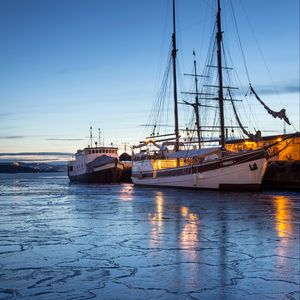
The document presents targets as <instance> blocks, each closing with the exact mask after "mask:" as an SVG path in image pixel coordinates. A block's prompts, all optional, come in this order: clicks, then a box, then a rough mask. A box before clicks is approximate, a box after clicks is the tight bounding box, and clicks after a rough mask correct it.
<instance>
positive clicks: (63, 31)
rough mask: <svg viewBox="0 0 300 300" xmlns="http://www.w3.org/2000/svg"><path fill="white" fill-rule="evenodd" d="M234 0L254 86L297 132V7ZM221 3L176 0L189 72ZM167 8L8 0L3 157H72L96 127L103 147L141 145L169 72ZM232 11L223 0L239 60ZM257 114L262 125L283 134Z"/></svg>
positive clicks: (1, 24)
mask: <svg viewBox="0 0 300 300" xmlns="http://www.w3.org/2000/svg"><path fill="white" fill-rule="evenodd" d="M232 1H233V3H234V5H235V14H236V17H237V21H238V24H239V31H240V35H241V38H242V43H243V48H244V53H245V57H246V60H247V66H248V69H249V73H250V78H251V81H252V84H253V85H254V86H256V89H257V91H258V93H259V90H261V91H262V93H263V95H264V100H265V101H266V102H267V103H268V104H269V105H270V106H272V107H273V108H274V110H280V109H281V108H282V107H286V109H287V113H288V114H289V117H290V119H291V121H292V122H293V124H294V126H295V128H296V129H297V130H299V109H300V108H299V105H300V104H299V1H298V0H288V1H281V0H274V1H270V0H253V1H247V0H232ZM215 2H216V1H214V0H178V1H177V18H178V27H177V29H178V49H179V52H178V60H179V63H180V70H182V71H183V72H189V71H190V70H191V68H192V60H193V58H192V55H191V54H192V51H193V49H195V51H196V53H197V57H198V59H199V60H201V59H204V58H205V55H206V54H205V52H206V49H207V44H208V36H209V35H210V33H211V29H210V25H211V24H212V16H213V11H214V9H215V4H216V3H215ZM169 10H170V0H152V1H146V0H128V1H121V0H111V1H104V0H97V1H96V0H85V1H83V0H80V1H79V0H72V1H71V0H70V1H67V0H60V1H58V0H51V1H48V0H43V1H40V0H2V1H1V2H0V37H1V43H0V101H1V111H0V145H1V146H0V152H2V153H4V152H5V153H16V152H40V151H43V152H51V151H55V152H74V151H76V150H77V149H79V148H82V147H84V146H86V145H87V144H88V135H89V126H90V125H92V126H93V127H94V129H95V130H94V132H95V135H97V128H99V127H100V128H101V130H102V136H103V138H104V141H105V143H110V142H113V143H114V144H117V145H121V144H122V143H124V142H129V143H131V144H133V143H137V142H138V141H139V140H140V139H141V138H142V136H143V133H144V132H145V130H144V128H143V127H142V126H141V125H142V124H145V123H146V120H147V119H148V117H149V111H150V109H151V108H152V105H153V103H154V100H155V96H156V93H157V89H158V87H159V84H160V80H161V78H162V74H163V72H164V69H165V64H166V59H167V58H166V57H167V55H168V50H169V46H170V31H171V20H170V13H169ZM229 10H230V5H229V0H223V11H224V22H223V25H224V31H225V33H224V41H225V42H226V45H227V46H228V47H231V46H232V48H233V53H232V54H231V55H232V56H235V55H236V56H237V57H238V58H237V60H236V61H237V63H240V62H242V61H241V56H240V54H238V53H237V50H236V48H234V44H236V37H235V36H234V35H233V34H230V33H229V32H230V30H231V29H232V21H230V18H231V17H230V13H229V12H228V11H229ZM245 11H246V14H245ZM248 20H249V21H248ZM249 24H250V25H249ZM226 30H227V31H226ZM228 31H229V32H228ZM253 33H254V34H253ZM257 43H258V45H257ZM238 55H239V56H238ZM199 64H200V63H199ZM270 74H271V76H270ZM273 83H274V84H275V86H276V90H277V91H278V93H279V95H278V94H277V93H276V91H275V90H274V85H273ZM257 111H258V110H257ZM255 114H256V119H257V123H258V124H257V127H263V128H271V129H277V130H278V131H281V130H282V122H278V121H277V122H274V121H273V120H271V121H266V120H267V118H266V115H265V113H264V112H262V113H260V112H257V113H256V108H255ZM288 130H290V131H294V128H288Z"/></svg>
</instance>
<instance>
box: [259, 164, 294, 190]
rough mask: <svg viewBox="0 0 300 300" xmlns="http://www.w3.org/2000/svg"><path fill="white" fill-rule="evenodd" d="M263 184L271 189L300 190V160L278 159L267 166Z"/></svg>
mask: <svg viewBox="0 0 300 300" xmlns="http://www.w3.org/2000/svg"><path fill="white" fill-rule="evenodd" d="M263 185H264V187H265V188H270V189H288V190H296V191H300V161H299V160H298V161H297V160H296V161H292V162H289V161H276V162H272V163H270V165H269V166H268V168H267V171H266V174H265V177H264V181H263Z"/></svg>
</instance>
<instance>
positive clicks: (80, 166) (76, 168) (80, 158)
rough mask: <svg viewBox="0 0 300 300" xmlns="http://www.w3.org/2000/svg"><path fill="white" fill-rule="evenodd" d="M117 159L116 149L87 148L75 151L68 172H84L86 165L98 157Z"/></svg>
mask: <svg viewBox="0 0 300 300" xmlns="http://www.w3.org/2000/svg"><path fill="white" fill-rule="evenodd" d="M104 155H105V156H110V157H115V158H117V159H118V158H119V155H118V148H117V147H87V148H84V149H83V150H81V149H79V150H77V152H76V154H75V159H73V160H72V161H70V162H69V172H71V173H72V172H74V173H77V172H85V171H86V166H87V164H88V163H90V162H92V161H94V160H95V159H96V158H98V157H100V156H104Z"/></svg>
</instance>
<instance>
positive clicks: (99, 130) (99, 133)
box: [98, 128, 101, 147]
mask: <svg viewBox="0 0 300 300" xmlns="http://www.w3.org/2000/svg"><path fill="white" fill-rule="evenodd" d="M100 136H101V129H100V128H98V142H99V147H100V146H101V144H100V141H101V139H100Z"/></svg>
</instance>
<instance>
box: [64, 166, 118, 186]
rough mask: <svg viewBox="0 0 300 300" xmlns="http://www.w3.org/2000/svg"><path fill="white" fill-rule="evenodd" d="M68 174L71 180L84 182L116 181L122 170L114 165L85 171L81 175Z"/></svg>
mask: <svg viewBox="0 0 300 300" xmlns="http://www.w3.org/2000/svg"><path fill="white" fill-rule="evenodd" d="M68 175H69V179H70V181H71V182H85V183H116V182H119V181H120V178H121V176H122V170H121V169H119V168H117V167H115V168H110V169H105V170H100V171H94V172H90V173H85V174H82V175H70V174H68Z"/></svg>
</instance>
